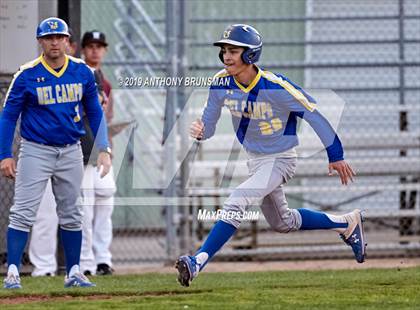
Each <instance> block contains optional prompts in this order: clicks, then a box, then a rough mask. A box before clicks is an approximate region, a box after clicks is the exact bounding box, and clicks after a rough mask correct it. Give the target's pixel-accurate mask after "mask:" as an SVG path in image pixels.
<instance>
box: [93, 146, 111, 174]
mask: <svg viewBox="0 0 420 310" xmlns="http://www.w3.org/2000/svg"><path fill="white" fill-rule="evenodd" d="M96 167H98V171H101V178H103V177H104V176H106V175H107V174H108V172H109V170H110V169H111V155H110V154H109V153H107V152H99V155H98V160H97V162H96Z"/></svg>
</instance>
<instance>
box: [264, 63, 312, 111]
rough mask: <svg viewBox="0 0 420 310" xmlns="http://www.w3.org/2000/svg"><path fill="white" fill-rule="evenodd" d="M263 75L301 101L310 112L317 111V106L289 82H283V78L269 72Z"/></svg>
mask: <svg viewBox="0 0 420 310" xmlns="http://www.w3.org/2000/svg"><path fill="white" fill-rule="evenodd" d="M263 74H264V77H265V78H266V79H267V80H269V81H271V82H273V83H276V84H279V85H280V86H281V87H283V88H284V89H285V90H286V91H288V92H289V94H291V95H292V96H293V97H294V98H295V99H296V100H297V101H299V102H300V103H301V104H302V105H303V106H304V107H305V108H306V109H307V110H309V111H310V112H313V111H314V110H315V109H316V105H315V104H314V103H312V102H310V101H309V100H308V98H306V96H305V95H304V94H303V93H302V92H301V91H299V90H298V89H296V88H295V87H294V86H293V85H292V84H290V83H289V82H287V81H285V80H283V79H282V78H280V77H278V76H276V75H275V74H273V73H271V72H269V71H264V72H263Z"/></svg>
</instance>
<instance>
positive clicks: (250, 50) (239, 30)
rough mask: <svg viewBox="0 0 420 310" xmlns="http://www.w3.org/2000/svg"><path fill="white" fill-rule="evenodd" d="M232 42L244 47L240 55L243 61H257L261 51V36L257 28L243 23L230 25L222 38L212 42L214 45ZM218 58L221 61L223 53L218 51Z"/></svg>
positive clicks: (249, 62) (250, 62)
mask: <svg viewBox="0 0 420 310" xmlns="http://www.w3.org/2000/svg"><path fill="white" fill-rule="evenodd" d="M223 44H232V45H235V46H240V47H244V48H245V51H244V52H243V53H242V55H241V57H242V60H243V62H244V63H247V64H253V63H255V62H257V61H258V59H259V58H260V56H261V52H262V38H261V35H260V34H259V33H258V31H257V29H255V28H254V27H252V26H249V25H245V24H236V25H231V26H229V27H228V28H226V30H225V31H224V32H223V35H222V38H221V39H220V40H219V41H217V42H214V43H213V45H214V46H223ZM219 58H220V60H221V61H222V62H223V55H222V53H221V52H220V53H219Z"/></svg>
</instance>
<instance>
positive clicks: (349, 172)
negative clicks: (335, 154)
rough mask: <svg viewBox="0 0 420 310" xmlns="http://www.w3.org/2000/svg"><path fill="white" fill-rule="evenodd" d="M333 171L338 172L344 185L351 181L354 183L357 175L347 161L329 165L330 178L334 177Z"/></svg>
mask: <svg viewBox="0 0 420 310" xmlns="http://www.w3.org/2000/svg"><path fill="white" fill-rule="evenodd" d="M333 170H335V171H337V173H338V175H339V176H340V179H341V184H343V185H347V184H348V183H349V181H351V182H353V177H354V176H355V175H356V173H355V172H354V170H353V168H352V167H351V166H350V164H348V163H347V162H346V161H345V160H339V161H335V162H332V163H330V164H329V165H328V175H329V176H332V175H333Z"/></svg>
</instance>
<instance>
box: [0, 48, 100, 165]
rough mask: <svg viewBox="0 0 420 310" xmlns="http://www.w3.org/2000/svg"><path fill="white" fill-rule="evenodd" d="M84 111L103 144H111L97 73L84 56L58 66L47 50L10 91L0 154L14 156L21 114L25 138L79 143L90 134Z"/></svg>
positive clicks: (0, 131) (0, 125)
mask: <svg viewBox="0 0 420 310" xmlns="http://www.w3.org/2000/svg"><path fill="white" fill-rule="evenodd" d="M83 111H85V112H86V115H87V117H88V119H89V123H90V126H91V128H92V130H93V132H94V135H95V136H96V137H97V139H96V142H97V146H98V148H100V149H102V148H106V147H108V138H107V136H108V135H107V128H106V124H105V119H104V117H103V112H102V109H101V106H100V104H99V101H98V91H97V87H96V83H95V79H94V76H93V73H92V71H91V70H90V69H89V68H88V67H87V65H86V64H85V63H84V62H83V60H81V59H78V58H74V57H70V56H66V58H65V63H64V66H63V67H62V68H61V69H60V70H59V71H58V72H57V71H56V70H54V69H53V68H51V67H50V66H49V65H48V64H47V63H46V61H45V59H44V58H43V56H42V55H41V56H40V57H38V58H37V59H35V60H33V61H31V62H28V63H26V64H25V65H23V66H21V67H20V69H19V71H18V72H16V74H15V75H14V77H13V80H12V82H11V84H10V87H9V89H8V92H7V94H6V98H5V102H4V109H3V113H2V115H1V118H0V160H1V159H4V158H8V157H12V152H11V147H12V143H13V135H14V131H15V128H16V121H17V120H18V118H19V116H21V125H20V126H21V130H20V132H21V135H22V137H23V138H25V139H26V140H28V141H32V142H36V143H41V144H45V145H53V146H55V145H66V144H74V143H76V142H77V141H78V140H79V138H80V137H81V136H83V135H84V134H85V130H84V126H83V122H82V121H81V120H82V118H81V115H83Z"/></svg>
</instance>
